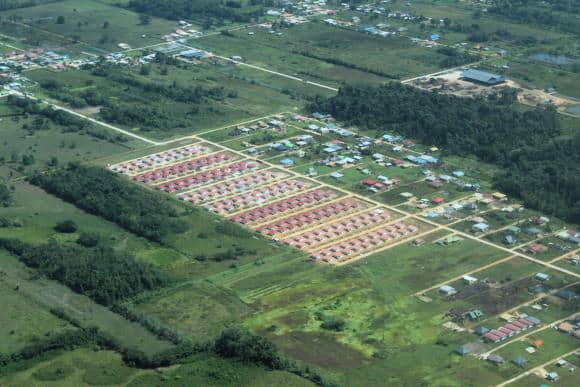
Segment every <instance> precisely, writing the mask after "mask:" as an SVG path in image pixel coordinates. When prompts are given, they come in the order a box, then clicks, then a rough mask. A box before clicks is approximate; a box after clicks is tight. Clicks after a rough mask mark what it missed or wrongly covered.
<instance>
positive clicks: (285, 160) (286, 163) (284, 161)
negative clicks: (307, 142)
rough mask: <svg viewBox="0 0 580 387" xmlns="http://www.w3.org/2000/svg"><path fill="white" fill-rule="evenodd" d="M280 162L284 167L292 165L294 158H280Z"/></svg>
mask: <svg viewBox="0 0 580 387" xmlns="http://www.w3.org/2000/svg"><path fill="white" fill-rule="evenodd" d="M280 164H281V165H282V166H284V167H291V166H293V165H294V160H292V159H282V160H280Z"/></svg>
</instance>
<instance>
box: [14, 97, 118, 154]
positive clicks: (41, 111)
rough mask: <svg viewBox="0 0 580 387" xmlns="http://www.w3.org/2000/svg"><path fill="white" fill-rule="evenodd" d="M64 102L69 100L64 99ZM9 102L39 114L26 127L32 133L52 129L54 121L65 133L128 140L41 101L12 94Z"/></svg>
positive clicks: (21, 108) (112, 139) (103, 138)
mask: <svg viewBox="0 0 580 387" xmlns="http://www.w3.org/2000/svg"><path fill="white" fill-rule="evenodd" d="M64 102H67V101H66V100H64ZM8 103H9V104H10V105H12V106H14V107H16V108H18V109H20V110H22V111H23V112H25V113H27V114H30V115H35V116H37V118H35V119H34V120H32V122H31V124H29V125H26V127H25V129H26V130H28V132H30V133H31V134H32V133H34V132H36V131H41V130H48V129H50V128H51V126H50V123H51V122H52V123H54V124H57V125H59V126H62V131H63V133H81V134H86V135H89V136H91V137H94V138H97V139H99V140H103V141H108V142H111V143H124V142H127V141H128V139H127V137H125V136H123V135H121V134H118V135H115V134H111V133H109V132H107V131H106V130H104V129H99V128H96V127H95V126H93V125H92V124H91V123H89V122H88V121H86V120H83V119H81V118H78V117H75V116H73V115H72V114H69V113H67V112H65V111H62V110H57V109H54V108H52V107H51V106H43V105H42V104H40V103H39V102H37V101H34V100H31V99H28V98H20V97H17V96H14V95H11V96H9V97H8Z"/></svg>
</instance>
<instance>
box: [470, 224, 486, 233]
mask: <svg viewBox="0 0 580 387" xmlns="http://www.w3.org/2000/svg"><path fill="white" fill-rule="evenodd" d="M471 229H472V230H473V231H474V232H487V231H489V224H487V223H476V224H474V225H473V226H471Z"/></svg>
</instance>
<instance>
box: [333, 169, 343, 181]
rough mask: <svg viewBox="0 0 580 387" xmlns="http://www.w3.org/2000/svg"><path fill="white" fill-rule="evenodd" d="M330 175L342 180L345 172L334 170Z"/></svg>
mask: <svg viewBox="0 0 580 387" xmlns="http://www.w3.org/2000/svg"><path fill="white" fill-rule="evenodd" d="M330 177H332V178H333V179H336V180H340V179H342V178H343V177H344V174H342V173H340V172H338V171H336V172H332V173H331V174H330Z"/></svg>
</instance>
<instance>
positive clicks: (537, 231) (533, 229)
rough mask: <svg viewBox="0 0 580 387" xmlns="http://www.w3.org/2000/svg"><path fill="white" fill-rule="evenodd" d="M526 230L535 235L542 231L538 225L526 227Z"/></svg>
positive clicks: (527, 232)
mask: <svg viewBox="0 0 580 387" xmlns="http://www.w3.org/2000/svg"><path fill="white" fill-rule="evenodd" d="M525 231H526V234H529V235H534V236H538V235H540V234H541V233H542V230H540V229H539V228H537V227H528V228H526V230H525Z"/></svg>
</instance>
